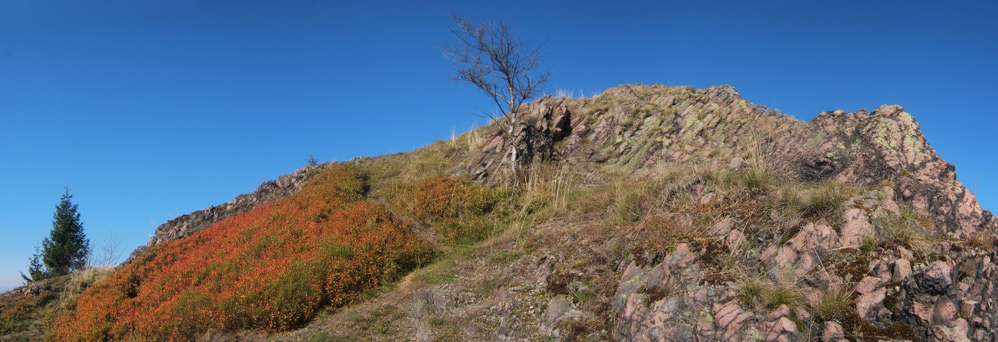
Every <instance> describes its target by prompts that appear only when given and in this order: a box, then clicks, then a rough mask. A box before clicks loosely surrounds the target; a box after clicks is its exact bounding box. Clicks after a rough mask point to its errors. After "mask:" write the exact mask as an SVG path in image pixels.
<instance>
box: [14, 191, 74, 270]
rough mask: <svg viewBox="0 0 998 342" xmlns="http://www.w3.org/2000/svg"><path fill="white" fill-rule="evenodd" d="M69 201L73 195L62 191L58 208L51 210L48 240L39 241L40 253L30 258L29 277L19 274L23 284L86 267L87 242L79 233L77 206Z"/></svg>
mask: <svg viewBox="0 0 998 342" xmlns="http://www.w3.org/2000/svg"><path fill="white" fill-rule="evenodd" d="M72 199H73V195H70V194H69V188H66V192H65V193H64V194H63V195H62V198H60V199H59V204H58V205H56V206H55V214H53V215H52V231H51V232H50V233H49V234H50V235H49V237H47V238H45V239H44V240H42V248H41V253H40V254H39V253H36V254H35V255H34V256H33V257H32V258H31V266H30V267H29V268H28V274H29V275H30V276H26V275H24V273H21V278H24V281H26V282H33V281H39V280H43V279H46V278H51V277H58V276H61V275H66V274H69V273H70V272H73V271H76V270H82V269H83V268H84V267H85V266H86V263H87V254H88V252H89V250H90V241H89V240H87V237H86V235H85V234H84V233H83V223H82V222H80V214H79V213H77V212H76V209H77V205H76V204H73V201H72ZM39 258H40V259H41V262H39Z"/></svg>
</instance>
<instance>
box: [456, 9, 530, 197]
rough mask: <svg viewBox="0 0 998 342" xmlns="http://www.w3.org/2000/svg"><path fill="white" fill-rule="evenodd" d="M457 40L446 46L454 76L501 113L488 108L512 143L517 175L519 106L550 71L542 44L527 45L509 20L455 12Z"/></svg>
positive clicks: (513, 167)
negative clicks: (462, 15)
mask: <svg viewBox="0 0 998 342" xmlns="http://www.w3.org/2000/svg"><path fill="white" fill-rule="evenodd" d="M454 22H455V23H457V26H458V28H456V29H454V30H453V32H454V35H455V36H457V39H458V43H457V44H456V45H454V46H451V47H450V48H448V49H446V53H447V57H448V59H450V60H451V61H453V62H454V64H455V66H456V68H457V75H456V77H455V79H458V80H461V81H467V82H469V83H471V84H474V85H475V86H476V87H478V89H481V90H482V91H483V92H485V94H487V95H488V96H489V97H491V98H492V101H493V102H495V104H496V106H497V107H498V109H499V113H494V112H487V113H486V115H488V116H489V117H490V118H491V119H492V120H493V121H494V122H496V123H497V124H498V125H499V127H500V129H501V131H502V134H503V136H504V137H505V138H506V141H507V142H508V143H509V151H508V153H509V164H510V170H511V171H512V172H513V179H514V181H515V179H517V163H518V162H519V161H518V160H517V156H518V155H519V154H520V151H518V147H517V142H518V141H519V139H520V138H521V137H520V135H521V134H522V130H518V129H517V128H518V126H519V125H520V119H521V116H522V113H520V106H521V105H522V104H523V102H525V101H526V100H527V99H530V98H532V97H534V96H536V95H537V94H538V93H539V92H540V91H541V87H542V86H543V85H544V83H545V82H546V81H547V79H548V75H550V72H548V71H546V70H545V71H541V70H538V68H539V67H540V66H541V59H540V57H539V55H538V51H539V49H540V46H537V47H533V48H528V47H525V46H524V44H523V43H522V42H521V41H520V38H519V37H518V36H517V35H516V34H515V33H514V32H513V31H512V30H511V29H510V27H509V26H508V25H507V24H506V23H502V22H499V23H493V22H488V21H486V22H484V23H481V24H478V25H475V24H474V23H472V22H470V21H468V20H466V19H463V18H460V17H457V16H454Z"/></svg>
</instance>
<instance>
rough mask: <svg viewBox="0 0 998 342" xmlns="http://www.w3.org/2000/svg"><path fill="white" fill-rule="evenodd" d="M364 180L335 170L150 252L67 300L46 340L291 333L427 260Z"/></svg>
mask: <svg viewBox="0 0 998 342" xmlns="http://www.w3.org/2000/svg"><path fill="white" fill-rule="evenodd" d="M366 187H367V184H366V180H365V176H364V174H363V172H361V171H360V170H359V169H357V168H352V167H345V166H338V167H333V168H331V169H329V170H327V171H325V172H323V173H322V174H320V175H318V176H316V177H315V178H314V179H312V180H311V181H310V182H309V184H308V185H306V187H305V188H303V189H302V190H301V191H300V192H298V193H296V194H294V195H291V196H289V197H286V198H284V199H281V200H277V201H274V202H271V203H269V204H265V205H262V206H260V207H258V208H257V209H254V210H253V211H250V212H248V213H245V214H243V215H239V216H236V217H233V218H230V219H228V220H225V221H223V222H220V223H218V224H216V225H215V226H213V227H211V228H208V229H206V230H203V231H201V232H198V233H197V234H195V235H193V236H191V237H189V238H186V239H182V240H177V241H172V242H168V243H164V244H161V245H158V246H156V247H154V248H152V249H150V250H149V251H148V252H147V253H145V254H143V256H142V257H141V258H140V259H139V260H135V261H133V262H132V263H130V264H128V265H125V266H122V267H120V268H119V269H118V270H117V271H116V272H114V274H112V275H111V276H110V277H109V278H108V279H107V280H106V281H104V282H101V283H99V284H97V285H96V286H94V287H93V288H91V289H89V290H87V291H86V292H84V293H83V294H81V295H80V296H78V297H77V299H76V305H75V310H74V311H71V312H70V313H69V314H68V315H65V316H63V317H61V318H59V319H58V320H57V321H56V323H55V327H54V331H53V335H54V336H52V337H54V338H55V339H56V340H69V341H79V340H193V339H194V338H195V337H197V336H199V335H200V334H203V333H205V332H208V331H232V330H238V329H247V328H248V329H262V330H269V331H276V330H284V329H289V328H293V327H297V326H299V325H301V324H302V323H304V322H307V321H308V320H310V319H312V318H313V317H314V316H315V315H316V313H317V312H318V310H320V309H321V308H322V307H323V306H327V305H333V306H338V305H343V304H345V303H348V302H350V301H351V300H353V299H354V298H356V297H357V295H358V294H360V293H362V292H364V291H366V290H369V289H372V288H375V287H377V286H379V285H380V284H381V283H383V282H385V281H386V280H389V279H392V278H395V277H397V276H399V275H401V274H402V273H403V272H406V271H408V270H410V269H413V268H415V267H417V266H419V265H420V264H422V263H424V262H425V261H427V260H428V258H429V256H430V252H431V251H430V248H429V247H428V245H427V244H426V243H425V242H423V241H422V240H420V239H418V238H416V237H415V236H414V235H413V234H412V233H410V232H409V229H407V228H406V226H405V225H403V224H402V223H400V222H399V221H398V220H397V219H396V218H394V217H393V215H392V214H391V213H390V212H389V211H388V210H387V209H386V208H385V207H384V206H383V205H381V204H378V203H375V202H371V201H367V200H364V199H363V195H364V192H365V191H366Z"/></svg>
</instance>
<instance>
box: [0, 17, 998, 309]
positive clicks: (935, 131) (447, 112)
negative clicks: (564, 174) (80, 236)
mask: <svg viewBox="0 0 998 342" xmlns="http://www.w3.org/2000/svg"><path fill="white" fill-rule="evenodd" d="M450 12H454V13H457V14H459V15H462V16H466V17H468V18H469V19H471V20H473V21H482V20H495V21H506V22H508V23H510V24H512V25H513V26H514V27H516V29H517V31H518V32H519V33H520V35H521V36H522V37H523V38H524V39H525V40H527V41H531V42H542V41H546V44H545V45H544V48H543V50H542V53H543V55H544V57H545V59H546V61H547V65H548V66H549V67H550V69H551V71H552V78H551V82H550V83H549V85H548V90H549V91H550V92H554V91H556V90H557V89H564V90H567V91H575V92H576V94H577V95H578V94H579V93H583V94H585V95H586V96H589V95H591V94H594V93H597V92H600V91H602V90H604V89H606V88H609V87H613V86H616V85H619V84H624V83H645V84H651V83H663V84H667V85H692V86H695V87H706V86H710V85H714V84H725V83H727V84H731V85H734V86H735V87H737V88H738V90H739V91H740V92H741V94H742V96H743V97H745V98H746V99H749V100H750V101H753V102H756V103H762V104H766V105H768V106H771V107H774V108H778V109H780V110H782V111H783V112H785V113H787V114H791V115H794V116H795V117H797V118H799V119H801V120H810V119H811V118H813V117H814V116H815V115H817V114H818V113H819V112H821V111H825V110H834V109H843V110H846V111H854V110H856V109H859V108H867V109H873V108H876V107H877V106H879V105H881V104H885V103H887V104H901V105H903V106H905V108H906V109H907V110H908V112H910V113H912V114H913V115H914V117H915V118H916V119H917V120H918V121H919V123H920V124H921V125H922V130H923V133H924V134H925V135H926V137H927V138H928V140H929V142H930V143H931V144H932V145H933V146H934V147H935V148H936V149H937V152H938V153H939V154H940V155H941V156H942V157H943V158H944V159H946V160H947V161H949V162H951V163H953V164H955V165H956V166H957V175H958V178H959V179H960V180H961V181H963V182H964V184H965V185H967V186H968V187H969V188H970V189H971V190H972V191H973V192H974V193H975V194H977V196H978V198H979V200H980V201H981V203H982V205H983V206H984V208H985V209H994V208H995V207H994V206H995V205H996V204H998V182H996V181H995V180H994V179H993V178H992V177H990V176H991V174H992V171H993V170H994V166H995V161H994V159H995V158H994V157H995V152H994V151H995V149H996V148H998V143H996V142H995V140H994V139H993V133H991V131H992V130H993V128H994V127H996V125H998V118H996V117H998V110H996V109H995V105H994V99H995V94H998V86H996V82H995V80H996V79H998V67H996V66H995V63H994V61H996V60H998V21H995V20H993V19H994V18H995V17H998V5H996V4H995V3H994V2H991V1H959V0H958V1H949V2H935V1H926V2H918V1H914V2H913V1H834V2H820V4H819V2H812V1H764V2H746V1H704V2H700V1H648V2H631V3H621V2H614V3H611V2H584V1H573V2H567V1H565V2H562V1H524V2H516V1H514V2H512V3H510V2H502V3H499V2H484V1H442V2H430V1H426V2H423V1H397V2H386V1H365V2H357V4H349V3H341V2H335V1H276V0H275V1H225V0H218V1H183V0H170V1H88V0H78V1H47V0H30V1H29V0H4V1H2V2H0V232H2V234H3V237H4V238H3V239H2V240H0V290H6V289H8V288H10V287H12V286H16V285H19V284H20V279H19V277H18V271H24V270H26V269H27V261H28V258H29V257H30V256H31V254H32V253H33V251H34V246H36V245H38V244H39V243H40V241H41V239H42V238H44V237H46V236H47V235H48V231H49V230H50V229H51V219H52V213H53V210H54V206H55V204H56V203H57V202H58V200H59V196H60V194H61V193H62V191H63V188H64V187H65V186H68V187H69V188H70V189H71V191H72V193H73V194H74V196H75V197H74V200H75V201H76V203H78V204H79V208H80V213H81V215H82V218H83V222H84V227H85V228H86V232H87V234H88V236H89V237H90V239H91V240H92V243H94V244H96V245H98V246H100V245H101V244H102V243H103V242H104V241H105V240H108V237H109V236H113V239H115V240H119V241H120V242H121V244H122V246H123V250H122V251H121V253H122V254H123V255H127V254H128V253H129V252H130V251H131V250H132V249H133V248H134V247H135V246H138V245H141V244H144V243H145V242H146V241H147V240H148V238H149V237H150V236H151V235H152V233H153V231H154V229H155V227H156V226H157V225H159V224H161V223H163V222H164V221H166V220H168V219H170V218H173V217H175V216H178V215H181V214H184V213H187V212H190V211H194V210H198V209H201V208H204V207H207V206H210V205H213V204H219V203H223V202H226V201H228V200H229V199H231V198H233V197H234V196H235V195H237V194H240V193H244V192H249V191H252V190H253V189H255V188H256V187H257V185H259V184H260V183H261V182H263V181H265V180H268V179H274V178H276V177H277V176H279V175H281V174H284V173H288V172H291V171H293V170H295V169H297V168H298V167H300V166H302V165H304V163H305V160H306V158H307V157H308V155H309V154H315V156H316V157H317V158H318V159H320V160H322V161H327V160H347V159H350V158H352V157H355V156H361V155H364V156H373V155H380V154H385V153H391V152H401V151H407V150H411V149H413V148H416V147H419V146H422V145H425V144H428V143H431V142H433V141H436V140H439V139H446V138H448V137H449V136H450V134H451V131H452V130H457V131H458V132H461V131H464V130H467V129H468V128H469V127H472V126H473V125H476V124H482V123H484V121H483V120H482V119H481V118H479V117H477V116H475V115H473V113H475V112H476V111H477V110H478V109H486V110H488V109H490V108H491V107H490V104H489V101H488V99H487V98H485V97H484V96H482V95H481V94H480V93H478V92H477V91H476V90H475V89H474V88H472V87H471V86H468V85H465V84H461V83H457V82H454V81H452V80H451V79H450V76H451V75H452V70H453V67H452V65H451V64H450V63H449V62H448V61H446V60H445V59H444V58H443V57H442V54H441V53H440V51H439V49H438V47H440V46H442V45H443V44H444V43H446V42H449V41H451V40H452V35H451V33H450V29H451V28H452V27H453V26H454V25H453V23H452V22H451V21H450V17H449V13H450Z"/></svg>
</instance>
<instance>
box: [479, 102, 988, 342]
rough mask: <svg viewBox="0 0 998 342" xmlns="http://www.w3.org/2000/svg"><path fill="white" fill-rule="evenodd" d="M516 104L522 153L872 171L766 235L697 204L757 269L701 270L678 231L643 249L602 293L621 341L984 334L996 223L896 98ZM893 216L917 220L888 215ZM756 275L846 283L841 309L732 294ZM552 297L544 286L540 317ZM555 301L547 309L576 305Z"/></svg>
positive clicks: (808, 298) (622, 165)
mask: <svg viewBox="0 0 998 342" xmlns="http://www.w3.org/2000/svg"><path fill="white" fill-rule="evenodd" d="M525 112H527V113H530V114H529V117H528V119H527V120H526V122H527V123H526V124H525V125H524V126H523V127H521V128H520V129H521V130H522V131H523V132H525V133H524V134H523V136H524V137H525V138H524V139H522V140H521V141H519V142H517V143H518V144H519V145H520V147H521V148H523V149H526V150H527V151H528V152H527V153H525V155H527V156H529V157H531V158H532V159H531V160H532V161H534V162H536V161H543V160H552V161H558V162H561V163H564V164H565V165H583V164H586V163H587V162H588V163H598V164H603V165H613V166H614V167H615V168H617V169H620V170H624V171H625V172H627V173H629V174H631V175H632V177H635V176H638V175H641V174H644V173H647V172H649V171H650V170H653V169H655V167H656V165H661V164H665V165H670V166H676V165H684V166H689V167H694V166H699V167H702V168H710V169H729V170H736V169H739V168H744V167H746V165H745V164H746V162H747V161H749V160H753V161H754V163H756V164H763V165H766V167H768V168H769V169H771V170H773V171H774V172H775V173H776V174H777V175H780V176H781V177H782V178H784V180H786V181H794V182H809V183H818V184H827V183H829V182H832V183H839V184H848V185H851V186H860V187H871V186H873V185H876V184H881V185H882V186H880V187H872V188H873V189H871V191H868V192H865V193H861V194H857V195H856V196H851V197H848V198H843V199H844V201H842V203H835V204H836V205H835V207H836V208H837V209H836V210H835V211H834V212H833V214H832V215H831V217H828V218H817V219H815V218H811V217H806V215H805V217H803V218H802V219H798V221H797V222H796V223H794V224H792V225H790V226H791V227H789V228H790V229H791V231H790V232H789V234H786V235H784V236H782V238H781V239H775V240H767V239H766V238H767V237H765V236H759V235H758V233H757V232H756V233H754V231H758V230H759V227H758V226H759V225H765V224H773V223H772V222H766V220H761V221H760V220H757V219H753V218H751V217H747V216H748V215H746V214H745V213H744V212H738V211H734V212H724V211H722V212H717V213H711V214H712V215H718V216H716V217H713V218H714V219H715V220H716V221H715V222H716V223H715V224H714V225H713V226H712V227H710V229H709V230H710V232H711V234H712V237H713V238H716V239H718V240H720V241H722V242H723V243H724V244H725V245H726V248H724V251H723V252H725V253H731V255H734V256H735V258H736V259H737V260H738V261H739V262H740V263H741V264H743V265H752V266H753V267H758V268H759V269H760V272H749V273H750V274H748V275H749V276H752V277H759V279H758V280H757V281H758V283H754V284H750V283H746V282H738V281H727V282H716V281H712V280H711V279H709V278H710V276H711V272H710V271H709V269H710V268H711V267H712V266H711V265H705V264H707V263H706V262H704V259H705V258H708V257H709V255H707V254H708V253H712V251H710V250H706V249H705V248H704V246H697V247H698V248H694V247H692V246H691V244H689V243H679V244H677V245H676V246H675V249H674V251H672V252H671V253H668V254H667V255H665V256H664V257H663V259H662V260H661V261H660V262H657V263H651V264H641V262H640V261H639V260H633V261H630V262H626V261H625V262H624V263H623V264H622V265H624V264H626V266H622V267H621V269H620V270H618V271H621V275H620V278H619V285H618V286H617V289H616V291H615V293H614V296H613V305H614V308H615V310H616V312H617V313H618V316H617V318H616V319H617V323H616V325H615V326H614V329H615V331H616V334H615V336H616V337H617V338H619V339H621V340H636V341H645V340H647V341H659V340H726V341H741V340H754V339H762V340H766V341H786V340H802V339H803V340H808V339H818V338H819V337H820V339H821V340H823V341H837V340H842V339H844V338H846V337H848V338H850V339H857V340H877V339H881V338H897V339H913V340H933V341H964V340H968V339H972V340H977V341H985V340H987V341H994V340H995V339H996V337H995V336H996V335H995V334H994V333H993V331H994V328H995V327H996V324H998V314H995V313H994V312H996V311H995V309H996V307H995V305H996V304H998V302H996V301H995V298H996V295H998V293H996V290H995V285H996V281H998V278H996V276H998V274H996V273H995V271H996V270H995V265H994V263H993V261H992V259H993V256H994V251H995V245H994V243H993V241H994V235H995V233H996V228H998V224H996V221H995V218H994V216H993V215H992V214H991V213H990V212H988V211H984V210H982V209H981V208H980V206H979V205H978V203H977V201H976V199H975V198H974V196H973V194H971V193H970V192H969V191H968V190H967V189H966V188H964V187H963V186H962V184H961V183H960V182H959V181H957V180H956V174H955V167H954V166H953V165H951V164H949V163H947V162H945V161H943V160H942V159H940V158H939V156H938V155H936V154H935V152H934V150H933V149H932V147H931V146H929V144H928V143H927V142H926V140H925V137H924V136H922V134H921V132H920V129H919V126H918V124H917V123H916V122H915V120H914V119H913V118H912V116H911V115H910V114H908V113H906V112H905V111H904V109H903V108H902V107H900V106H897V105H894V106H888V105H884V106H880V107H879V108H877V109H876V110H874V111H873V112H872V113H871V112H867V111H866V110H862V109H861V110H859V111H857V112H855V113H845V112H843V111H840V110H836V111H832V112H825V113H821V114H820V115H819V116H818V117H816V118H815V119H814V120H812V121H811V122H810V123H804V122H800V121H797V120H794V119H793V118H790V117H787V116H784V115H780V114H778V113H774V112H772V111H768V110H766V109H765V108H764V107H759V106H754V105H753V104H751V103H750V102H748V101H746V100H744V99H742V98H741V97H740V96H739V95H738V93H737V92H736V91H735V90H734V89H733V88H732V87H730V86H717V87H710V88H707V89H704V90H694V89H690V88H668V87H663V86H622V87H618V88H614V89H611V90H608V91H607V92H606V93H604V94H602V95H599V96H596V97H594V98H592V99H565V98H553V97H547V98H543V99H540V100H538V101H536V102H535V103H532V104H531V105H529V106H528V107H527V108H526V109H525ZM506 143H507V141H505V140H504V139H503V138H502V136H500V135H496V136H495V137H494V138H493V139H492V140H490V141H489V143H488V144H487V145H486V146H485V147H484V148H483V150H482V151H481V152H480V153H479V154H478V155H477V158H476V159H474V160H473V162H472V163H470V164H469V165H468V168H469V170H470V173H471V174H473V175H475V176H476V177H479V178H483V179H487V178H488V177H490V176H492V175H496V174H500V173H501V172H502V169H498V166H499V165H502V162H501V161H502V157H503V155H502V153H501V152H502V151H505V148H504V144H506ZM884 185H885V186H884ZM778 191H783V192H785V191H786V189H780V190H778ZM719 193H720V191H710V190H709V189H704V188H703V187H702V186H700V187H699V188H697V190H696V191H694V193H693V196H696V197H699V198H700V201H701V202H702V203H703V204H708V203H712V202H716V201H717V197H725V196H730V194H727V195H725V194H719ZM766 193H767V195H768V196H780V194H779V193H778V192H777V193H772V192H766ZM711 197H714V198H711ZM784 197H785V195H784ZM909 208H910V210H909ZM763 210H764V213H765V209H763ZM765 214H769V215H771V216H777V215H779V213H777V210H775V209H774V210H771V211H770V212H768V213H765ZM902 216H904V217H918V218H924V219H923V220H915V219H911V221H913V222H914V221H918V222H916V223H911V222H909V223H905V224H903V227H895V226H894V225H899V224H900V223H899V222H900V221H901V219H898V218H899V217H902ZM916 229H918V230H924V231H925V232H926V233H927V234H928V237H926V241H914V240H911V239H908V240H904V241H902V242H901V243H898V241H893V242H892V241H885V239H888V240H889V239H890V237H885V235H890V234H897V232H893V233H892V232H891V231H892V230H902V231H903V230H916ZM885 231H888V232H886V233H885ZM753 234H754V235H755V236H752V235H753ZM769 238H772V237H769ZM868 240H869V241H870V242H869V244H868V245H867V246H862V245H863V244H864V243H866V241H868ZM913 245H915V246H913ZM864 247H865V248H864ZM910 249H918V252H917V253H913V252H912V250H910ZM760 252H761V253H760ZM755 263H758V264H755ZM758 284H763V285H762V287H774V286H775V287H779V286H792V287H796V288H798V289H799V291H795V292H794V296H801V298H805V300H804V301H802V302H815V301H821V300H822V296H824V295H827V294H829V293H832V292H834V291H844V293H845V296H846V297H847V300H848V303H849V306H850V310H848V311H850V312H848V313H844V314H842V315H844V316H841V317H840V316H836V317H834V319H829V318H830V317H818V318H816V317H815V314H816V313H815V311H816V310H818V309H817V308H815V307H808V306H806V305H802V302H795V301H788V302H787V303H784V304H780V305H775V307H763V308H759V307H757V306H753V305H751V303H746V300H745V297H746V295H747V292H750V291H756V290H747V287H749V286H753V287H758V286H759V285H758ZM648 289H657V290H656V291H659V292H661V291H662V290H663V289H667V290H666V291H665V292H666V293H668V294H667V295H662V294H660V293H657V292H653V293H649V291H648ZM563 301H564V300H563V299H562V300H561V301H559V300H558V299H557V298H555V299H553V300H552V301H551V302H550V303H548V307H549V311H548V312H546V313H545V315H548V314H549V313H550V308H551V307H564V306H565V305H562V304H563V303H562V302H563ZM788 305H789V306H788ZM771 306H774V305H771ZM852 308H854V309H855V312H854V313H853V312H851V311H852V310H851V309H852ZM558 311H559V312H561V311H564V312H561V313H555V314H552V315H555V316H558V317H559V318H556V319H554V320H553V321H558V320H562V319H569V320H570V319H574V317H578V316H579V315H577V314H571V312H572V310H570V309H564V310H563V309H558ZM549 323H550V322H549ZM819 323H820V324H819ZM843 325H845V330H844V328H843ZM546 326H550V324H547V325H544V324H542V325H541V326H540V328H541V330H542V331H549V330H550V329H548V330H545V327H546ZM815 327H817V328H815ZM553 335H557V333H555V334H553Z"/></svg>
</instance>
